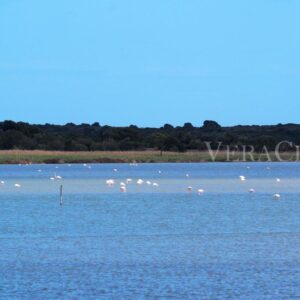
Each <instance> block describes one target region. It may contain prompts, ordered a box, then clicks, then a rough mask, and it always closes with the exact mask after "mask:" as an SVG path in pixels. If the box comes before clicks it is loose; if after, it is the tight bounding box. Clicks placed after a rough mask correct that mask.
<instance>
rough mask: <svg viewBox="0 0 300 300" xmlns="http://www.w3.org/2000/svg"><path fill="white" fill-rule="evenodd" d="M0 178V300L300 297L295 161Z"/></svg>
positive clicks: (25, 170) (84, 169) (40, 171)
mask: <svg viewBox="0 0 300 300" xmlns="http://www.w3.org/2000/svg"><path fill="white" fill-rule="evenodd" d="M249 167H250V168H249ZM113 169H117V171H114V170H113ZM55 174H56V175H59V176H62V177H63V179H62V180H50V179H49V178H50V177H51V176H54V175H55ZM187 174H188V176H187ZM240 175H244V176H246V178H247V180H246V181H245V182H241V181H240V180H239V176H240ZM110 178H112V179H115V182H116V184H115V186H114V187H111V188H109V187H107V185H106V183H105V181H106V180H107V179H110ZM126 178H132V179H133V182H132V183H130V184H128V186H127V192H126V193H121V192H120V190H119V183H120V182H121V181H123V182H125V181H126ZM276 178H280V179H281V181H280V182H277V181H276ZM138 179H143V180H144V181H147V180H149V181H151V182H157V183H158V184H159V186H158V187H154V186H152V185H148V184H146V182H145V183H144V184H142V185H138V184H136V181H137V180H138ZM2 180H3V181H5V184H2V185H0V203H1V206H0V299H46V300H47V299H296V298H299V297H300V164H298V163H278V164H277V163H272V164H266V163H260V164H255V163H253V164H243V163H236V164H234V163H231V164H222V163H217V164H212V163H209V164H205V163H203V164H140V165H138V166H130V165H125V164H124V165H119V164H114V165H112V164H106V165H101V164H93V165H90V166H89V165H88V166H84V165H82V164H80V165H69V166H68V165H32V166H24V165H23V166H3V165H2V166H0V181H2ZM15 183H18V184H20V185H21V187H20V188H16V187H14V184H15ZM60 184H63V186H64V205H63V207H60V206H59V186H60ZM188 186H192V187H193V192H192V193H189V192H187V187H188ZM198 188H202V189H204V190H205V193H204V194H203V195H201V196H199V195H198V194H197V192H196V190H197V189H198ZM250 188H254V189H255V190H256V192H255V193H254V194H250V193H249V192H248V191H249V189H250ZM274 193H280V194H281V199H280V201H275V200H274V199H273V194H274Z"/></svg>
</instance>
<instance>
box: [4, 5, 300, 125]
mask: <svg viewBox="0 0 300 300" xmlns="http://www.w3.org/2000/svg"><path fill="white" fill-rule="evenodd" d="M299 15H300V1H298V0H294V1H293V0H249V1H247V0H243V1H241V0H236V1H230V0H229V1H223V0H218V1H215V0H206V1H202V0H188V1H187V0H180V1H179V0H151V1H140V0H136V1H132V0H126V1H124V0H119V1H117V0H89V1H79V0H51V1H47V0H45V1H41V0H0V120H3V119H12V120H15V121H26V122H32V123H46V122H48V123H59V124H63V123H67V122H74V123H83V122H84V123H91V122H95V121H98V122H100V124H110V125H120V126H123V125H130V124H136V125H139V126H155V127H156V126H161V125H163V124H165V123H171V124H174V125H180V124H183V123H184V122H192V123H193V124H194V125H195V126H200V125H201V124H202V122H203V121H204V120H206V119H212V120H216V121H218V122H219V123H220V124H222V125H234V124H277V123H280V122H281V123H288V122H294V123H300V119H299V110H300V101H299V100H300V99H299V98H300V97H299V89H300V18H299Z"/></svg>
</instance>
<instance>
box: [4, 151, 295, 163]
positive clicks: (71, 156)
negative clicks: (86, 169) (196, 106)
mask: <svg viewBox="0 0 300 300" xmlns="http://www.w3.org/2000/svg"><path fill="white" fill-rule="evenodd" d="M268 155H269V156H266V155H265V154H262V153H252V156H253V157H252V158H254V160H253V159H252V158H251V157H250V156H247V157H246V160H244V158H245V157H243V156H242V153H235V154H232V155H231V156H230V157H229V158H230V159H229V160H228V153H227V152H219V153H218V155H217V156H216V159H215V160H213V159H212V158H211V156H210V154H209V152H208V151H188V152H182V153H181V152H163V153H162V154H161V152H160V151H154V150H153V151H152V150H145V151H94V152H93V151H91V152H84V151H83V152H79V151H77V152H69V151H45V150H0V164H41V163H43V164H64V163H208V162H228V163H230V162H236V163H237V162H249V163H251V162H298V161H299V159H297V157H296V155H295V153H293V152H283V153H280V157H281V158H282V159H283V160H282V161H280V160H279V159H278V157H277V156H276V154H275V153H274V152H270V153H269V154H268ZM269 159H271V160H269Z"/></svg>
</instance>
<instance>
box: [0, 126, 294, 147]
mask: <svg viewBox="0 0 300 300" xmlns="http://www.w3.org/2000/svg"><path fill="white" fill-rule="evenodd" d="M283 140H288V141H291V142H293V143H295V144H298V145H299V144H300V125H296V124H286V125H282V124H278V125H274V126H234V127H221V126H220V125H219V124H218V123H216V122H214V121H205V122H204V124H203V125H202V126H201V127H195V126H193V125H192V124H191V123H186V124H184V126H182V127H173V126H172V125H169V124H165V125H164V126H163V127H161V128H138V127H137V126H134V125H131V126H129V127H111V126H101V125H100V124H99V123H94V124H92V125H89V124H81V125H75V124H73V123H68V124H66V125H51V124H45V125H31V124H28V123H24V122H13V121H4V122H0V149H3V150H7V149H26V150H62V151H97V150H98V151H99V150H110V151H111V150H112V151H114V150H119V151H126V150H147V149H159V150H164V151H180V152H183V151H186V150H207V146H206V144H205V142H206V141H210V142H212V148H216V147H217V145H218V142H223V144H226V145H231V146H232V147H233V146H236V145H253V146H254V147H255V150H257V151H261V148H262V147H263V146H264V145H265V146H266V147H268V149H269V150H274V148H275V146H276V144H277V143H278V142H280V141H283ZM286 150H288V149H286Z"/></svg>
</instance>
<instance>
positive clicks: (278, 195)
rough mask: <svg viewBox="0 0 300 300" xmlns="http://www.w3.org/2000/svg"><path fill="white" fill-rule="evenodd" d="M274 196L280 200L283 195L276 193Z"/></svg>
mask: <svg viewBox="0 0 300 300" xmlns="http://www.w3.org/2000/svg"><path fill="white" fill-rule="evenodd" d="M273 197H274V198H275V199H276V200H279V199H280V197H281V196H280V194H278V193H277V194H274V195H273Z"/></svg>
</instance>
